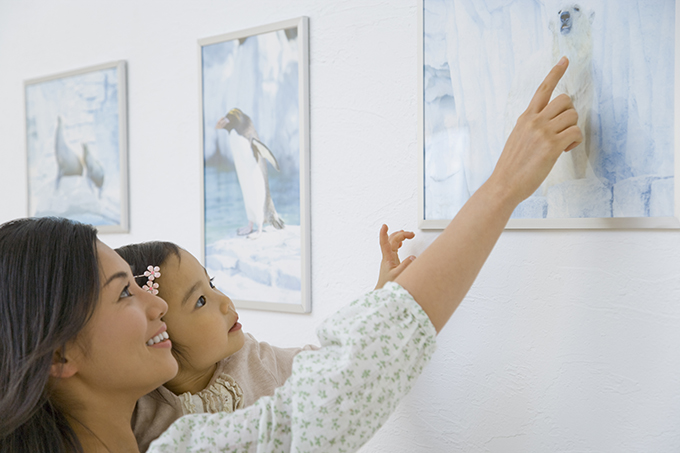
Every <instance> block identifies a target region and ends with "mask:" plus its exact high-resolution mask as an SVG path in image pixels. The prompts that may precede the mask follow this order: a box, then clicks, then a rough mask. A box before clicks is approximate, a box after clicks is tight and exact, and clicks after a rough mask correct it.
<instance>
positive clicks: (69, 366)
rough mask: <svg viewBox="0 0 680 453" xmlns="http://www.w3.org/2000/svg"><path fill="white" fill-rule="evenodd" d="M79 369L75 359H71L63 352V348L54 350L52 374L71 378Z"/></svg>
mask: <svg viewBox="0 0 680 453" xmlns="http://www.w3.org/2000/svg"><path fill="white" fill-rule="evenodd" d="M77 371H78V370H77V369H76V365H75V363H74V362H73V361H69V360H68V359H67V358H66V357H65V356H64V354H63V351H62V349H57V350H56V351H54V355H53V356H52V366H51V367H50V376H51V377H53V378H57V379H66V378H70V377H71V376H73V375H74V374H76V372H77Z"/></svg>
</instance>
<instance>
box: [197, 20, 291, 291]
mask: <svg viewBox="0 0 680 453" xmlns="http://www.w3.org/2000/svg"><path fill="white" fill-rule="evenodd" d="M298 73H299V72H298V44H297V33H296V29H295V28H293V29H289V30H286V31H284V30H280V31H276V32H271V33H264V34H260V35H256V36H250V37H247V38H245V39H235V40H230V41H224V42H220V43H216V44H211V45H206V46H203V48H202V77H203V134H204V135H203V140H204V150H203V151H204V157H205V259H206V263H205V264H206V269H207V270H208V272H209V273H210V275H211V276H213V277H214V278H215V283H216V285H217V286H218V287H219V288H220V289H221V290H222V291H224V292H225V293H226V294H227V295H229V297H231V298H232V299H234V300H237V301H238V300H243V301H258V302H283V303H296V304H299V303H301V287H302V283H301V269H302V263H301V256H300V250H301V229H300V173H299V172H300V170H299V169H300V123H299V118H300V114H299V105H298V102H299V100H298V94H299V88H298V84H299V81H298ZM254 139H255V140H254ZM257 156H260V157H259V158H260V159H265V158H266V162H267V163H266V166H267V172H266V173H267V177H266V181H268V184H269V193H270V195H271V199H272V201H273V205H274V210H275V212H276V214H275V215H271V212H272V210H271V209H269V210H265V209H264V205H265V203H264V200H265V198H264V197H265V195H264V194H266V190H265V189H264V187H265V185H264V184H265V179H264V177H263V173H262V171H261V170H260V167H259V166H258V164H257V161H256V159H257V158H258V157H257ZM276 166H278V170H277V169H276V168H275V167H276ZM263 213H264V222H265V223H264V228H263V231H262V232H259V225H258V223H259V221H258V218H259V219H262V218H263ZM275 216H278V217H280V218H281V219H282V220H283V224H284V225H283V228H278V227H280V226H281V225H277V223H278V222H277V221H275V220H274V218H275ZM260 221H261V220H260ZM251 223H252V224H253V225H252V231H248V226H249V225H250V224H251ZM239 229H240V230H241V231H239ZM237 231H239V232H238V233H237Z"/></svg>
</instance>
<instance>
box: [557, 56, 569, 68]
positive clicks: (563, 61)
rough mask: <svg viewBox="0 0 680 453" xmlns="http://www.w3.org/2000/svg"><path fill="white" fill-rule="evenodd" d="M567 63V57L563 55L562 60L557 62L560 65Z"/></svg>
mask: <svg viewBox="0 0 680 453" xmlns="http://www.w3.org/2000/svg"><path fill="white" fill-rule="evenodd" d="M566 63H567V57H562V58H560V61H559V62H558V63H557V64H558V65H560V66H563V65H564V64H566Z"/></svg>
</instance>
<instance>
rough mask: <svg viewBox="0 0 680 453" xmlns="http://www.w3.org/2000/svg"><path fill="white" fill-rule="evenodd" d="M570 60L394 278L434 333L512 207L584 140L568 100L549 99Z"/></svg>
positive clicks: (547, 82) (546, 82)
mask: <svg viewBox="0 0 680 453" xmlns="http://www.w3.org/2000/svg"><path fill="white" fill-rule="evenodd" d="M568 63H569V62H568V61H567V59H566V58H563V59H562V60H560V62H559V63H558V64H557V65H556V66H555V67H554V68H553V69H552V70H551V71H550V73H549V74H548V76H547V77H546V78H545V80H544V81H543V83H542V84H541V86H540V87H539V88H538V90H537V91H536V94H535V95H534V97H533V99H532V100H531V103H530V104H529V107H528V108H527V110H526V111H525V112H524V113H523V114H522V115H521V116H520V117H519V119H518V120H517V124H516V126H515V128H514V130H513V131H512V133H511V134H510V137H508V141H507V143H506V144H505V148H504V149H503V153H502V154H501V157H500V159H499V160H498V163H497V164H496V168H495V169H494V171H493V174H492V175H491V177H489V179H488V180H487V181H486V183H484V184H483V185H482V186H481V187H480V188H479V189H478V190H477V191H476V192H475V193H474V194H473V195H472V197H470V199H469V200H468V201H467V203H466V204H465V206H463V208H462V209H461V210H460V211H459V212H458V215H456V217H455V218H454V219H453V220H452V221H451V223H450V224H449V225H448V226H447V227H446V229H445V230H444V232H443V233H442V234H441V235H440V236H439V237H438V238H437V239H436V240H435V241H434V243H432V244H431V245H430V246H429V247H428V248H427V249H426V250H425V251H424V252H423V253H422V254H421V255H420V256H419V257H418V259H417V260H415V261H414V262H413V263H412V264H411V265H410V266H409V267H408V268H407V269H405V270H404V271H403V272H402V273H401V275H399V277H397V279H396V280H395V282H396V283H398V284H399V285H401V286H402V287H404V288H405V289H406V290H408V291H409V292H410V293H411V295H413V297H414V299H415V300H416V301H417V302H418V303H419V304H420V305H421V307H422V308H423V310H424V311H425V313H427V315H428V316H429V318H430V320H431V321H432V324H434V326H435V328H436V329H437V332H439V331H440V330H441V329H442V328H443V327H444V325H445V324H446V322H447V321H448V320H449V318H450V317H451V315H452V314H453V312H454V311H455V309H456V308H457V307H458V305H459V304H460V303H461V301H462V300H463V298H464V297H465V295H466V294H467V292H468V290H469V289H470V286H472V283H473V282H474V280H475V278H476V277H477V274H478V273H479V270H480V269H481V268H482V265H483V264H484V262H485V261H486V258H487V257H488V256H489V253H491V250H492V249H493V246H494V245H495V243H496V240H497V239H498V237H499V236H500V234H501V232H502V231H503V228H505V224H506V223H507V221H508V219H509V218H510V215H511V214H512V211H513V210H514V209H515V208H516V207H517V205H518V204H519V203H520V202H521V201H522V200H524V199H525V198H527V197H528V196H529V195H531V194H532V193H533V192H534V191H536V189H538V187H539V186H540V185H541V183H542V182H543V180H544V179H545V178H546V176H548V173H549V172H550V170H551V169H552V167H553V165H554V164H555V161H557V158H558V157H559V156H560V155H561V154H562V152H564V151H569V150H571V149H573V148H574V147H576V146H577V145H578V144H579V143H580V142H581V141H582V139H583V138H582V135H581V131H580V129H579V128H578V126H576V121H577V119H578V114H577V113H576V111H575V110H574V106H573V104H572V102H571V99H570V98H569V97H568V96H566V95H560V96H558V97H556V98H555V99H553V100H552V101H550V97H551V95H552V92H553V90H554V89H555V87H556V86H557V82H558V81H559V80H560V78H561V77H562V76H563V75H564V73H565V71H566V70H567V66H568Z"/></svg>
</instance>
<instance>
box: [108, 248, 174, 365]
mask: <svg viewBox="0 0 680 453" xmlns="http://www.w3.org/2000/svg"><path fill="white" fill-rule="evenodd" d="M115 250H116V253H118V254H119V255H120V256H121V257H122V258H123V259H124V260H125V261H127V262H128V264H129V265H130V269H132V275H139V276H140V277H137V278H136V279H135V280H136V281H137V284H138V285H139V286H142V285H145V284H146V282H147V278H146V277H144V276H143V275H144V271H145V270H146V268H147V267H149V266H159V267H160V268H161V271H160V272H161V276H160V277H159V278H160V279H159V280H158V284H159V288H158V291H159V293H161V294H160V295H161V296H162V293H163V264H164V263H165V260H167V259H168V257H169V256H170V255H174V256H176V257H177V259H179V260H181V259H182V255H181V254H180V250H181V248H180V247H179V246H178V245H177V244H174V243H172V242H164V241H150V242H140V243H139V244H130V245H126V246H123V247H120V248H117V249H115ZM172 355H173V356H174V357H175V359H176V360H177V361H178V362H179V363H180V364H181V363H183V362H185V357H186V354H185V352H184V348H183V347H182V345H181V344H179V343H178V342H177V341H176V340H172Z"/></svg>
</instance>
